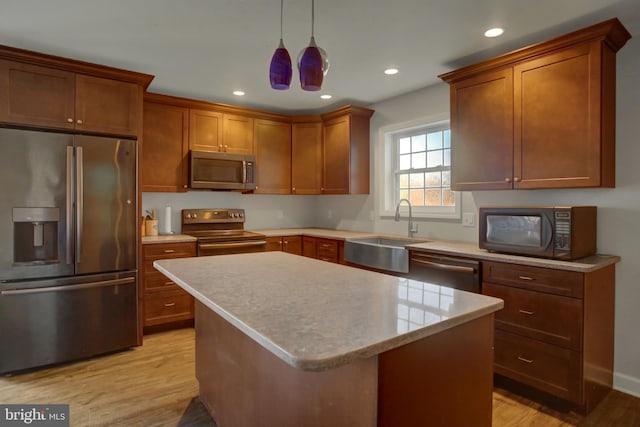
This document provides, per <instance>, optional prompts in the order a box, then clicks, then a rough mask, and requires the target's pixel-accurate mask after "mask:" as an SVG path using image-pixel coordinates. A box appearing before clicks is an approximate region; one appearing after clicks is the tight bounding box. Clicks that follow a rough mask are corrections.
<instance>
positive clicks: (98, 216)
mask: <svg viewBox="0 0 640 427" xmlns="http://www.w3.org/2000/svg"><path fill="white" fill-rule="evenodd" d="M75 143H76V173H77V182H76V194H77V196H76V197H77V200H76V206H75V208H76V218H77V223H76V273H77V274H88V273H99V272H109V271H126V270H134V269H135V268H136V247H137V244H136V238H137V232H136V231H137V227H136V223H137V208H136V200H137V199H136V141H132V140H125V139H115V138H104V137H96V136H76V137H75Z"/></svg>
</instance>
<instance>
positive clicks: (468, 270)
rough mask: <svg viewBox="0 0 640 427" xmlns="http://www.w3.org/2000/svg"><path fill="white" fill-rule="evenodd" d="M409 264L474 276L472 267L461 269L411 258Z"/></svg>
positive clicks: (456, 266) (474, 271)
mask: <svg viewBox="0 0 640 427" xmlns="http://www.w3.org/2000/svg"><path fill="white" fill-rule="evenodd" d="M411 262H413V263H416V264H420V265H424V266H426V267H431V268H433V269H436V270H444V271H453V272H456V273H465V274H476V271H477V270H476V269H475V268H473V267H463V266H461V265H452V264H441V263H439V262H433V261H425V260H421V259H418V258H411Z"/></svg>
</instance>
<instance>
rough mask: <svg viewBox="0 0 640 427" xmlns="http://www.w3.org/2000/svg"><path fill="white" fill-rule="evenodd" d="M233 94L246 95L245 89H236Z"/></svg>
mask: <svg viewBox="0 0 640 427" xmlns="http://www.w3.org/2000/svg"><path fill="white" fill-rule="evenodd" d="M233 94H234V95H235V96H244V92H243V91H241V90H234V91H233Z"/></svg>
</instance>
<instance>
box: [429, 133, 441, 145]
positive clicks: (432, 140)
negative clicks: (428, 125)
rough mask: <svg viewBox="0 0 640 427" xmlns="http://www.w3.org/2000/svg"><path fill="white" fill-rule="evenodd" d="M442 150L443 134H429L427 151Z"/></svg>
mask: <svg viewBox="0 0 640 427" xmlns="http://www.w3.org/2000/svg"><path fill="white" fill-rule="evenodd" d="M440 148H442V132H440V131H438V132H432V133H428V134H427V149H428V150H437V149H440Z"/></svg>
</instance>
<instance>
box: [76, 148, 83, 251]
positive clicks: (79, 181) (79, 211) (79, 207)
mask: <svg viewBox="0 0 640 427" xmlns="http://www.w3.org/2000/svg"><path fill="white" fill-rule="evenodd" d="M83 221H84V170H83V160H82V147H76V262H77V263H79V262H81V255H82V223H83Z"/></svg>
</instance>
